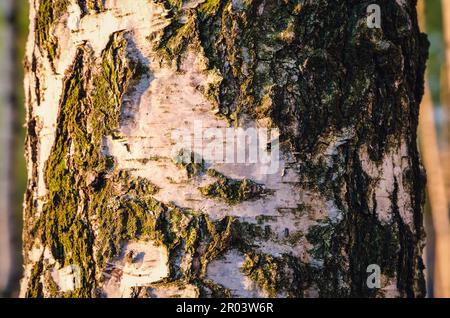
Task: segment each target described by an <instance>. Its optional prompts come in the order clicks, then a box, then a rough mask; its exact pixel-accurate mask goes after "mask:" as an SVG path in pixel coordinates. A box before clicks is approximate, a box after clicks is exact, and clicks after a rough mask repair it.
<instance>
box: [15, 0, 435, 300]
mask: <svg viewBox="0 0 450 318" xmlns="http://www.w3.org/2000/svg"><path fill="white" fill-rule="evenodd" d="M377 2H378V4H379V5H380V7H381V10H382V15H381V17H382V25H381V28H370V27H369V25H368V23H367V7H368V5H369V4H370V3H371V2H366V1H339V2H338V1H324V0H321V1H317V0H314V1H287V0H251V1H240V0H233V1H231V0H206V1H202V0H198V1H181V0H179V1H178V0H153V1H148V0H106V1H104V2H102V1H99V0H86V1H82V0H79V1H75V0H74V1H69V0H30V3H31V27H30V28H31V29H30V30H31V32H30V36H29V41H28V47H27V56H26V66H27V74H26V79H25V88H26V93H27V104H26V107H27V110H28V117H27V121H28V138H27V160H28V176H29V179H28V190H27V193H26V198H25V204H24V221H25V222H24V223H25V230H24V258H25V275H24V278H23V280H22V290H21V291H22V295H23V296H28V297H40V296H46V297H57V296H62V295H65V296H72V297H103V296H106V297H115V296H118V297H177V296H182V297H219V296H221V297H224V296H238V297H239V296H240V297H242V296H244V297H245V296H246V297H267V296H279V297H355V296H359V297H423V296H424V295H425V284H424V276H423V262H422V258H421V254H422V248H423V242H424V231H423V224H422V204H423V201H424V184H425V176H424V172H423V169H422V166H421V163H420V159H419V155H418V151H417V146H416V139H417V134H416V130H417V124H418V114H419V104H420V101H421V98H422V94H423V76H424V68H425V60H426V57H427V48H428V42H427V40H426V36H425V35H423V34H421V33H420V31H419V29H418V25H417V16H416V7H415V5H416V1H390V0H389V1H388V0H386V1H377ZM196 121H197V122H198V121H200V122H201V123H202V125H203V127H204V128H216V127H219V128H221V129H225V128H226V127H239V128H250V127H257V128H277V129H278V130H279V133H280V137H279V145H280V164H279V169H278V170H277V171H276V172H275V173H269V172H268V171H267V170H265V169H264V166H263V164H262V163H251V164H237V163H236V164H229V163H227V164H224V163H220V162H216V161H214V160H209V159H208V158H206V157H205V158H203V156H204V152H202V150H204V149H203V147H200V148H195V150H196V151H192V153H190V154H191V155H192V156H193V157H194V156H196V158H197V157H198V156H200V159H201V160H197V161H196V162H193V163H187V164H184V163H179V162H177V161H176V158H174V155H173V143H174V140H173V139H172V135H171V133H172V132H174V131H178V130H179V129H185V130H186V131H188V132H189V133H192V132H193V127H194V126H195V123H196ZM194 133H195V132H194ZM198 139H199V138H198V136H197V137H195V136H194V140H195V141H198ZM200 139H201V140H203V139H202V138H200ZM275 145H276V144H275ZM203 146H204V145H203ZM271 151H272V152H274V149H271ZM203 159H204V160H203ZM373 264H375V265H378V266H379V267H380V269H381V276H380V286H379V287H380V288H370V286H369V285H368V284H367V282H368V276H369V275H370V273H368V272H367V269H368V267H369V265H373ZM67 268H69V271H67V270H66V269H67ZM369 268H370V267H369ZM67 273H69V274H73V275H75V274H77V275H79V277H80V281H79V285H78V284H74V286H72V287H73V288H68V286H67V284H66V283H65V280H64V277H65V276H64V275H65V274H67ZM77 275H75V276H76V277H78V276H77ZM69 276H70V275H69ZM71 277H72V276H71ZM69 287H70V286H69Z"/></svg>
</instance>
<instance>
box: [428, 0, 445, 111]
mask: <svg viewBox="0 0 450 318" xmlns="http://www.w3.org/2000/svg"><path fill="white" fill-rule="evenodd" d="M426 28H427V29H426V32H427V34H428V39H429V41H430V57H429V60H428V63H427V70H428V78H429V83H430V90H431V95H432V98H433V104H434V105H440V104H441V101H440V97H441V92H440V90H441V71H442V65H443V64H444V61H445V55H444V51H445V50H444V39H443V34H442V14H441V1H436V0H427V1H426Z"/></svg>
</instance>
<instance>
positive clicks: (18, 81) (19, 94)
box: [11, 0, 29, 291]
mask: <svg viewBox="0 0 450 318" xmlns="http://www.w3.org/2000/svg"><path fill="white" fill-rule="evenodd" d="M14 6H15V8H14V10H15V14H14V20H13V22H14V28H15V34H14V36H15V43H14V45H15V52H14V53H15V55H14V57H15V59H16V60H15V61H12V62H13V63H14V65H15V68H14V71H15V74H14V75H15V76H14V78H13V80H14V82H15V87H16V91H15V95H14V96H15V104H14V107H15V112H14V116H15V117H14V122H13V138H14V149H13V151H14V161H13V165H14V166H13V169H14V170H13V180H14V183H13V184H12V187H13V198H12V207H13V214H14V224H15V232H14V242H15V243H14V244H15V246H16V247H17V255H16V258H17V262H18V263H19V264H21V263H22V258H21V257H22V256H21V255H22V253H21V245H22V222H23V220H22V203H23V195H24V193H25V191H26V185H27V172H26V163H25V156H24V141H25V128H24V123H25V115H26V112H25V97H24V88H23V77H24V68H23V58H24V55H25V44H26V40H27V36H28V11H29V8H28V1H27V0H14ZM18 268H20V269H21V268H22V267H21V266H18ZM17 275H21V272H18V273H17ZM13 281H14V282H15V284H16V285H15V286H11V287H12V288H13V290H16V291H17V290H18V288H19V277H17V279H14V280H13Z"/></svg>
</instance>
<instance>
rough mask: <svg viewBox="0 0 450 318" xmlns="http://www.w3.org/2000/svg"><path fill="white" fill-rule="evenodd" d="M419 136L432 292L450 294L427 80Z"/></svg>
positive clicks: (447, 232)
mask: <svg viewBox="0 0 450 318" xmlns="http://www.w3.org/2000/svg"><path fill="white" fill-rule="evenodd" d="M418 10H419V25H420V26H421V28H422V29H425V24H426V23H425V22H426V19H425V2H424V1H423V0H420V1H419V5H418ZM419 119H420V124H419V139H420V146H421V147H420V150H421V154H422V159H423V163H424V166H425V168H426V170H427V177H428V178H427V181H428V182H427V189H428V200H429V202H430V207H431V215H432V220H433V228H434V231H435V258H434V259H435V261H434V264H433V266H434V268H435V270H434V275H433V277H434V280H433V286H434V296H435V297H450V273H449V272H448V270H447V269H448V268H450V255H449V253H448V251H449V250H450V223H449V217H448V202H447V196H446V193H445V180H444V174H443V169H442V166H441V163H440V156H439V146H438V137H437V132H436V123H435V119H434V111H433V100H432V98H431V93H430V89H429V87H428V83H425V92H424V96H423V99H422V104H421V108H420V115H419Z"/></svg>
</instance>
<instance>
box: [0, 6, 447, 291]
mask: <svg viewBox="0 0 450 318" xmlns="http://www.w3.org/2000/svg"><path fill="white" fill-rule="evenodd" d="M392 1H394V0H392ZM418 14H419V20H420V23H421V27H422V30H425V31H426V32H427V33H428V38H429V41H430V43H431V46H430V58H429V61H428V68H427V81H426V82H427V85H426V94H425V96H424V100H423V104H422V107H421V114H420V117H421V118H420V128H419V140H418V143H419V146H420V151H421V154H422V158H423V163H424V165H425V167H426V169H427V173H428V185H427V204H426V211H425V229H426V233H427V245H426V249H425V255H424V259H425V263H426V277H427V285H428V286H427V287H428V288H427V289H428V297H450V222H449V202H450V125H449V122H450V0H419V4H418ZM27 33H28V0H0V74H1V76H0V297H16V296H17V295H18V288H19V280H20V277H21V274H22V273H21V271H22V256H21V244H22V242H21V235H22V233H21V231H22V200H23V194H24V192H25V189H26V166H25V159H24V140H25V128H24V123H25V107H24V95H23V85H22V79H23V56H24V48H25V42H26V37H27Z"/></svg>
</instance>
